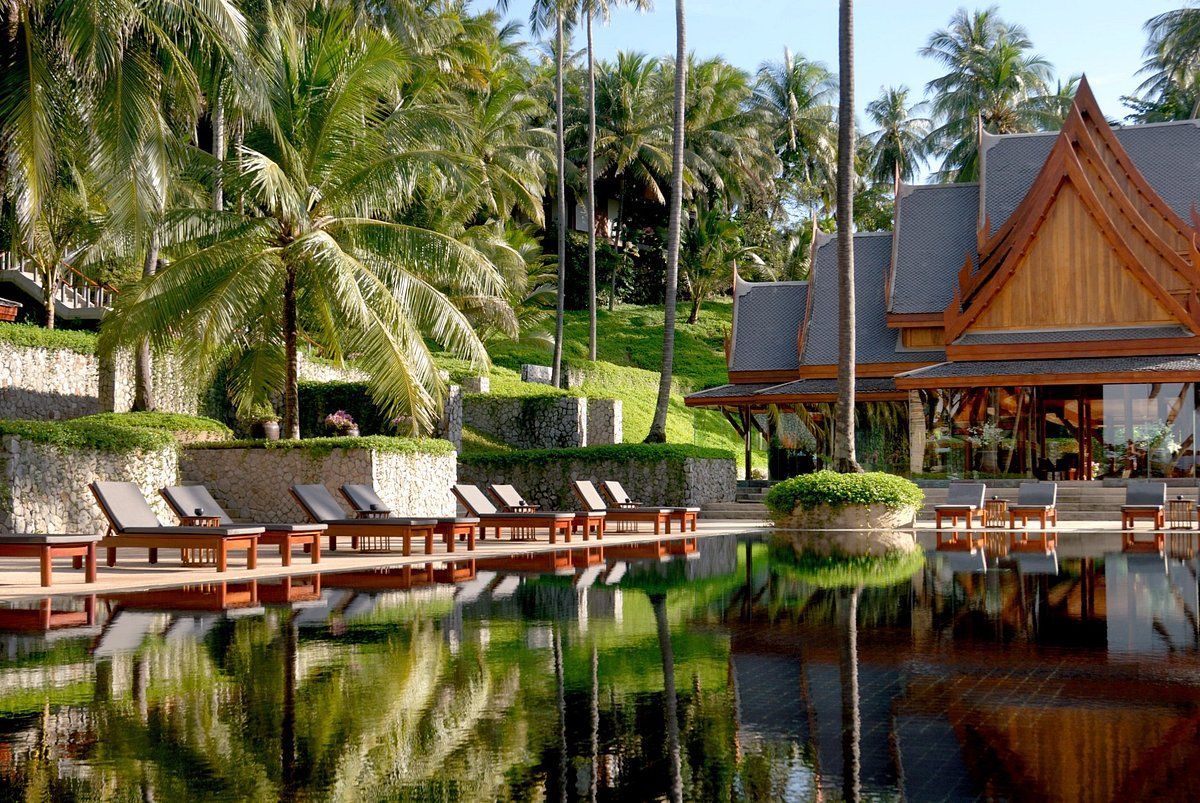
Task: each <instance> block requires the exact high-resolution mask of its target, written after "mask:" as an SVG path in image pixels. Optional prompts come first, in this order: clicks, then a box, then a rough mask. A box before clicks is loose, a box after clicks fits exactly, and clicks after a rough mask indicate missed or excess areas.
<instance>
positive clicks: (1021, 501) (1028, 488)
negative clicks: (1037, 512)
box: [1009, 482, 1058, 510]
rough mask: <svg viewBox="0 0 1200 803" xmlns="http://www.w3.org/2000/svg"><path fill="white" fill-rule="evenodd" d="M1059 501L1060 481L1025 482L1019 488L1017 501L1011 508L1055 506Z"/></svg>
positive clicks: (1027, 508) (1026, 508) (1025, 508)
mask: <svg viewBox="0 0 1200 803" xmlns="http://www.w3.org/2000/svg"><path fill="white" fill-rule="evenodd" d="M1057 502H1058V483H1054V482H1023V483H1021V485H1020V487H1019V488H1018V489H1017V503H1016V505H1013V506H1012V507H1010V508H1009V509H1010V510H1011V509H1013V508H1016V509H1024V510H1029V509H1042V508H1047V509H1048V508H1053V507H1054V506H1055V505H1056V504H1057Z"/></svg>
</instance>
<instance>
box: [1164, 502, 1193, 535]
mask: <svg viewBox="0 0 1200 803" xmlns="http://www.w3.org/2000/svg"><path fill="white" fill-rule="evenodd" d="M1194 505H1195V503H1194V502H1192V500H1191V499H1184V498H1183V497H1182V496H1177V497H1175V498H1174V499H1168V500H1167V526H1168V527H1170V528H1171V529H1172V530H1190V529H1192V508H1193V506H1194Z"/></svg>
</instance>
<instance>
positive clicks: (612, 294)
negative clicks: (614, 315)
mask: <svg viewBox="0 0 1200 803" xmlns="http://www.w3.org/2000/svg"><path fill="white" fill-rule="evenodd" d="M628 191H629V182H628V181H626V179H625V174H624V173H622V174H621V194H620V196H619V197H618V198H617V225H616V228H614V229H613V234H614V236H615V237H616V238H617V244H618V247H619V248H620V249H621V262H620V265H621V268H622V270H623V269H624V268H625V259H626V256H627V254H628V252H627V251H626V249H625V195H626V193H627V192H628ZM617 264H618V263H616V262H614V263H613V267H612V273H611V274H609V285H608V311H609V312H612V311H613V308H614V307H616V305H617Z"/></svg>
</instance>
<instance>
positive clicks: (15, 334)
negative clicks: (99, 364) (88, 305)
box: [0, 323, 96, 354]
mask: <svg viewBox="0 0 1200 803" xmlns="http://www.w3.org/2000/svg"><path fill="white" fill-rule="evenodd" d="M0 342H4V343H11V344H13V345H14V346H29V347H32V348H43V349H64V350H66V351H74V352H77V353H79V354H95V353H96V335H95V334H94V333H93V332H80V331H71V330H69V329H47V328H45V327H44V326H36V325H34V324H29V323H0Z"/></svg>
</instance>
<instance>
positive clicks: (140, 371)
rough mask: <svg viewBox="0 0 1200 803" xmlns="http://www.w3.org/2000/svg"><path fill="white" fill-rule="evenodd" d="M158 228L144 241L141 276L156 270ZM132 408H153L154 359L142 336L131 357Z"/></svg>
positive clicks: (148, 275) (146, 409)
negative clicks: (143, 259) (144, 248)
mask: <svg viewBox="0 0 1200 803" xmlns="http://www.w3.org/2000/svg"><path fill="white" fill-rule="evenodd" d="M158 248H159V242H158V229H153V230H152V231H151V232H150V241H149V242H148V243H146V261H145V262H144V263H142V276H144V277H150V276H153V275H154V274H155V273H157V272H158ZM133 409H134V410H136V411H138V412H146V411H149V410H153V409H154V361H153V358H152V357H151V356H150V341H149V340H146V339H145V338H142V340H141V341H140V342H139V343H138V345H137V353H136V354H135V356H134V359H133Z"/></svg>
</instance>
